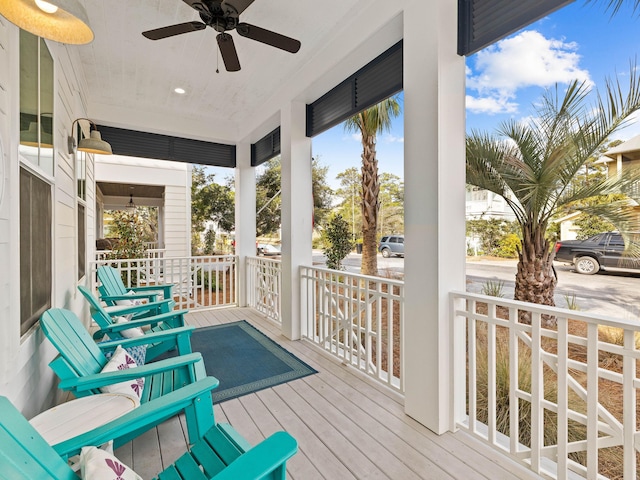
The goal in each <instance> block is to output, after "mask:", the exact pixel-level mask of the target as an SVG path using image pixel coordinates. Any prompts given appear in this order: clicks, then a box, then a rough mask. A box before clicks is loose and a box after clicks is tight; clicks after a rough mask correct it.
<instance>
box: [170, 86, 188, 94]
mask: <svg viewBox="0 0 640 480" xmlns="http://www.w3.org/2000/svg"><path fill="white" fill-rule="evenodd" d="M173 91H174V92H176V93H179V94H180V95H184V94H185V93H187V91H186V90H185V89H184V88H180V87H178V88H175V89H174V90H173Z"/></svg>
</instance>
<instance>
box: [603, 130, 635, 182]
mask: <svg viewBox="0 0 640 480" xmlns="http://www.w3.org/2000/svg"><path fill="white" fill-rule="evenodd" d="M597 163H604V164H605V165H606V167H607V175H608V176H613V175H622V174H623V173H624V171H625V170H626V169H628V168H634V167H639V166H640V135H636V136H635V137H633V138H630V139H629V140H627V141H626V142H624V143H621V144H620V145H618V146H616V147H613V148H611V149H609V150H607V151H606V152H604V154H603V156H602V157H600V159H599V160H598V162H597ZM637 188H640V186H638V187H637Z"/></svg>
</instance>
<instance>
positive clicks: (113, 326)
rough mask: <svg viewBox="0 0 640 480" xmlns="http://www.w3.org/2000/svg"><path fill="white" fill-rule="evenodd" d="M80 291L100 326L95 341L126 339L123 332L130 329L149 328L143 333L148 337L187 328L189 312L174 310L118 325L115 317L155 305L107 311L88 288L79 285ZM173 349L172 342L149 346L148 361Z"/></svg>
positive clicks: (133, 306) (113, 308) (94, 335)
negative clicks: (104, 338)
mask: <svg viewBox="0 0 640 480" xmlns="http://www.w3.org/2000/svg"><path fill="white" fill-rule="evenodd" d="M78 290H79V291H80V293H82V295H83V296H84V298H85V299H86V300H87V301H88V302H89V306H90V309H91V318H93V320H94V321H95V322H96V323H97V324H98V327H99V330H97V331H96V332H94V334H93V338H94V339H95V340H100V339H102V338H103V337H104V336H105V335H107V336H108V337H109V338H110V339H111V340H117V339H124V338H125V337H124V336H123V335H122V333H121V332H122V331H123V330H127V329H130V328H137V327H149V329H148V330H143V333H144V334H145V335H148V334H150V333H156V332H163V331H166V330H171V329H174V328H181V327H184V326H185V322H184V316H185V314H186V313H188V310H172V311H170V312H166V313H161V314H159V315H158V314H156V315H153V316H149V317H144V318H140V319H136V318H135V317H134V318H133V319H132V320H130V321H128V322H125V323H116V322H115V321H114V318H115V317H117V316H119V315H127V314H130V313H135V312H137V311H140V310H141V309H144V308H145V307H149V306H153V305H154V303H152V304H145V305H132V306H126V307H111V309H110V310H107V309H106V308H104V307H103V306H102V304H101V303H100V300H98V299H97V298H96V297H95V296H94V295H93V294H92V293H91V291H90V290H89V289H88V288H87V287H85V286H84V285H78ZM169 301H170V300H164V301H162V302H159V303H161V304H163V303H166V302H169ZM173 348H174V346H173V345H172V344H171V343H170V342H159V343H155V344H151V345H148V346H147V360H153V359H154V358H156V357H157V356H158V355H161V354H163V353H165V352H167V351H169V350H171V349H173Z"/></svg>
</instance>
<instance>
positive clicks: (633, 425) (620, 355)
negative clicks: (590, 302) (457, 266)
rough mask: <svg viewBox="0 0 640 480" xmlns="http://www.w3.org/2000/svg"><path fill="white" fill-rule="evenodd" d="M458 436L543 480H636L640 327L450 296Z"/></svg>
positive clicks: (517, 304)
mask: <svg viewBox="0 0 640 480" xmlns="http://www.w3.org/2000/svg"><path fill="white" fill-rule="evenodd" d="M451 301H452V304H451V311H452V312H453V318H452V328H453V345H452V355H453V357H452V358H453V359H454V372H453V375H452V379H453V381H454V392H455V393H454V398H455V402H454V404H455V407H454V419H453V420H454V428H461V429H465V430H468V431H469V432H471V433H472V434H473V435H475V436H476V437H478V438H481V439H482V440H484V441H486V442H488V443H490V444H491V445H492V446H494V447H495V448H497V449H499V450H501V451H502V452H504V453H506V454H508V455H510V456H511V457H512V458H514V459H516V460H517V461H519V462H521V463H523V464H525V465H526V466H527V467H529V468H530V469H531V470H533V471H534V472H535V473H537V474H539V475H542V476H544V477H546V478H558V479H565V478H574V477H576V476H578V475H579V476H580V477H585V478H594V479H595V478H624V479H628V480H632V479H636V478H637V477H636V472H637V470H638V465H639V463H640V457H639V455H638V451H639V449H640V433H639V431H638V424H637V421H638V420H637V415H636V414H637V405H638V404H637V401H638V398H637V389H638V388H639V387H640V380H639V379H638V375H637V373H638V372H637V362H638V360H639V359H640V350H639V347H640V322H637V321H621V320H616V319H613V318H609V317H605V316H597V315H584V314H580V312H576V311H572V310H567V309H561V308H553V307H544V306H540V305H533V304H529V303H523V302H517V301H514V300H505V299H502V298H496V297H487V296H485V295H477V294H469V293H457V292H454V293H452V294H451Z"/></svg>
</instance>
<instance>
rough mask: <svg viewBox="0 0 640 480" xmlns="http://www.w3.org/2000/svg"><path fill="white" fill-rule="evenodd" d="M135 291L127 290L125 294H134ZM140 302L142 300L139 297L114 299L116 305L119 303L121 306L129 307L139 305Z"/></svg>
mask: <svg viewBox="0 0 640 480" xmlns="http://www.w3.org/2000/svg"><path fill="white" fill-rule="evenodd" d="M135 294H136V292H134V291H133V290H129V291H128V292H127V293H126V294H125V295H135ZM141 303H142V300H140V299H139V298H134V299H131V300H129V299H122V300H116V305H120V306H123V307H130V306H131V305H140V304H141Z"/></svg>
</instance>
